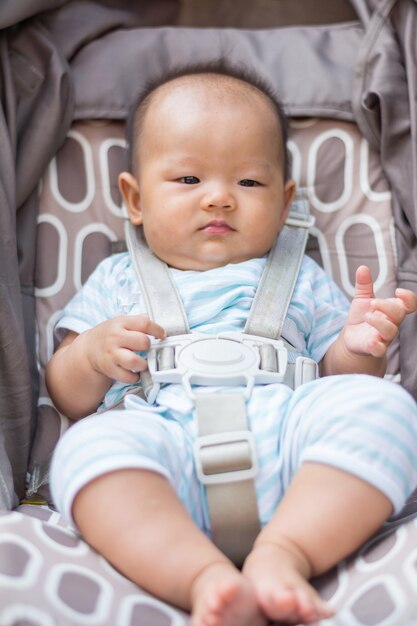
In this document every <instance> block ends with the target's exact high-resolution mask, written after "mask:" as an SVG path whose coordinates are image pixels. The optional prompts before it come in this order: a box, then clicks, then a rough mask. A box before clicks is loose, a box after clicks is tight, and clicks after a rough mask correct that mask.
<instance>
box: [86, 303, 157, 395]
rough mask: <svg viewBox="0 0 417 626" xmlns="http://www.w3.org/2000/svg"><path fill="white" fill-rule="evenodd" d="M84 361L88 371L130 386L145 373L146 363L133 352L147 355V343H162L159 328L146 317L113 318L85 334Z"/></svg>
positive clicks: (148, 345)
mask: <svg viewBox="0 0 417 626" xmlns="http://www.w3.org/2000/svg"><path fill="white" fill-rule="evenodd" d="M88 335H89V336H88V358H89V361H90V364H91V367H92V368H93V369H94V370H95V371H97V372H99V373H101V374H104V375H105V376H107V377H108V378H111V379H113V380H118V381H119V382H122V383H127V384H133V383H135V382H137V381H138V379H139V376H138V374H139V372H142V371H144V370H145V369H146V367H147V363H146V359H144V358H143V357H141V356H139V355H138V354H136V352H147V351H148V350H149V348H150V344H151V341H150V339H149V335H151V336H152V337H155V338H156V339H165V337H166V333H165V330H164V329H163V328H162V326H159V324H156V323H155V322H153V321H152V320H150V319H149V317H147V316H146V315H132V316H123V317H116V318H114V319H112V320H109V321H107V322H102V323H101V324H98V325H97V326H96V327H95V328H93V329H91V330H90V331H89V332H88Z"/></svg>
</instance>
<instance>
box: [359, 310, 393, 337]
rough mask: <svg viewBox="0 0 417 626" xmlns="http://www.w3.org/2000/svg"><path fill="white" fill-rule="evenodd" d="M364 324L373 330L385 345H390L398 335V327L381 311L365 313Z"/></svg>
mask: <svg viewBox="0 0 417 626" xmlns="http://www.w3.org/2000/svg"><path fill="white" fill-rule="evenodd" d="M365 320H366V322H367V323H368V324H369V325H370V326H372V327H373V328H375V330H377V331H378V333H379V334H380V336H381V339H382V340H383V341H384V342H386V343H391V341H392V340H393V339H394V337H396V336H397V334H398V325H397V324H395V323H394V322H392V321H391V320H390V319H388V317H387V316H386V315H384V313H381V311H369V312H368V313H365Z"/></svg>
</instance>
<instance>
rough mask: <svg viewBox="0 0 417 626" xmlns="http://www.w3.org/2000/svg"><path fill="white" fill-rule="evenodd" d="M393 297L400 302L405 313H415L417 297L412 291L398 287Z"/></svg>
mask: <svg viewBox="0 0 417 626" xmlns="http://www.w3.org/2000/svg"><path fill="white" fill-rule="evenodd" d="M395 295H396V296H397V298H399V299H400V300H401V301H402V303H403V305H404V307H405V310H406V313H414V311H417V295H416V294H415V293H414V292H413V291H411V290H410V289H402V288H400V287H399V288H398V289H396V290H395Z"/></svg>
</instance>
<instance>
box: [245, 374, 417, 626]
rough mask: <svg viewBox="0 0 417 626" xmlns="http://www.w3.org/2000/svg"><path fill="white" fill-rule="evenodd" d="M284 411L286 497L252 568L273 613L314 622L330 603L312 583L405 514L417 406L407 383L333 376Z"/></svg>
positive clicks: (412, 482)
mask: <svg viewBox="0 0 417 626" xmlns="http://www.w3.org/2000/svg"><path fill="white" fill-rule="evenodd" d="M288 408H289V410H288V412H287V413H286V414H284V415H283V417H282V428H281V438H280V441H279V449H280V451H281V453H282V459H281V460H282V466H281V471H280V476H279V480H280V481H282V485H283V490H284V493H285V495H284V497H283V499H282V500H281V503H280V504H279V506H278V509H277V510H276V512H275V515H274V516H273V517H272V518H271V521H270V523H269V524H268V525H267V526H265V528H264V530H263V532H262V533H261V534H260V536H259V538H258V540H257V542H256V544H255V549H254V551H253V553H252V554H251V555H250V556H249V558H248V559H247V562H246V564H245V567H244V573H245V574H246V575H247V576H248V577H249V578H250V579H251V580H252V581H253V583H254V585H255V587H256V589H257V594H258V599H259V602H260V605H261V608H262V609H263V610H264V612H265V613H266V615H268V616H269V617H270V618H272V619H282V620H288V619H289V620H293V621H296V622H299V621H302V622H303V623H305V622H312V621H315V620H317V619H318V617H320V616H323V617H324V616H326V614H327V613H328V608H327V607H326V606H325V605H324V604H323V603H322V601H321V600H320V599H319V597H318V595H317V594H316V592H315V591H314V589H313V588H312V587H311V586H309V585H308V584H307V582H306V581H307V580H308V579H309V578H310V577H311V576H315V575H318V574H320V573H322V572H324V571H326V570H327V569H329V568H330V567H332V566H333V565H335V564H336V563H337V562H338V561H339V560H340V559H342V558H344V557H346V556H347V555H349V554H350V553H351V552H353V551H354V550H355V549H357V548H358V547H360V545H361V544H362V543H363V542H364V541H366V540H367V539H368V538H369V537H370V536H371V535H372V534H373V533H374V532H375V531H376V530H377V529H378V528H379V526H380V525H381V524H382V523H383V522H384V521H385V520H386V519H387V518H388V517H389V515H390V514H391V513H392V511H393V508H394V506H395V512H396V513H397V512H399V510H400V508H401V506H402V505H403V504H404V502H405V500H406V498H407V497H408V496H409V495H410V493H411V492H412V491H413V489H414V488H415V486H416V484H417V472H416V467H415V463H414V459H415V458H416V453H417V410H416V404H415V402H414V400H413V399H412V398H411V396H410V395H409V394H407V393H406V392H405V391H404V390H403V389H401V388H400V387H399V386H398V385H394V384H393V383H389V382H387V381H384V380H382V379H379V378H376V377H373V376H336V377H327V378H322V379H320V380H317V381H315V382H314V383H310V384H309V385H305V386H301V387H300V388H298V389H297V390H296V391H295V392H294V394H293V397H292V399H291V402H290V404H289V405H288Z"/></svg>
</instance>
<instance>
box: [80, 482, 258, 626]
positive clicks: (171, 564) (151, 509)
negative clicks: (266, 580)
mask: <svg viewBox="0 0 417 626" xmlns="http://www.w3.org/2000/svg"><path fill="white" fill-rule="evenodd" d="M73 516H74V519H75V521H76V523H77V525H78V527H79V529H80V531H81V533H82V534H83V536H84V538H85V539H86V541H87V542H88V543H90V544H91V545H92V546H93V547H94V548H95V549H96V550H97V551H98V552H100V553H101V554H102V555H104V557H105V558H106V559H108V560H109V561H110V563H112V564H113V565H114V566H115V567H116V568H117V569H118V570H119V571H120V572H121V573H122V574H124V575H125V576H127V577H128V578H129V579H130V580H132V581H133V582H135V583H137V584H138V585H139V586H141V587H142V588H143V589H145V590H147V591H149V592H150V593H152V594H154V595H156V596H158V597H159V598H161V599H162V600H164V601H166V602H169V603H171V604H174V605H176V606H179V607H181V608H182V609H185V610H191V611H192V615H193V617H192V624H193V626H235V625H236V624H239V626H265V624H266V621H265V618H264V617H263V616H262V615H261V612H260V610H259V608H258V603H257V598H256V594H255V591H254V588H253V586H252V584H251V582H250V581H249V580H248V579H247V578H245V577H244V576H243V575H242V574H241V573H240V572H239V571H238V570H237V569H236V568H235V567H234V565H232V563H231V562H230V561H229V560H228V559H226V557H225V556H224V555H223V554H222V553H221V552H220V551H219V550H218V549H217V548H216V547H215V546H214V544H212V542H211V541H210V540H209V539H208V538H207V537H206V536H205V535H204V534H203V533H202V532H201V531H200V530H199V529H198V528H197V526H196V525H195V524H194V522H193V521H192V520H191V518H190V517H189V516H188V514H187V512H186V511H185V509H184V508H183V506H182V504H181V503H180V501H179V500H178V498H177V496H176V494H175V492H174V491H173V489H172V488H171V486H170V484H169V483H168V481H167V480H166V479H165V478H164V477H163V476H161V475H160V474H157V473H154V472H150V471H147V470H137V469H132V470H131V469H125V470H119V471H116V472H110V473H107V474H104V475H103V476H101V477H99V478H96V479H95V480H93V481H92V482H90V483H89V484H87V485H86V486H85V487H84V488H83V489H82V490H81V491H80V492H79V493H78V495H77V496H76V498H75V501H74V505H73Z"/></svg>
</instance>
